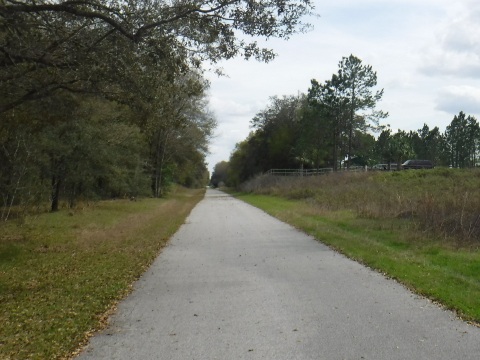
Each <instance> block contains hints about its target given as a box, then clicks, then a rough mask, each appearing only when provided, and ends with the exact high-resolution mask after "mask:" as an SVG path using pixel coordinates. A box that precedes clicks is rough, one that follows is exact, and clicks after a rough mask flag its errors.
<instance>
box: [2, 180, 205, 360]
mask: <svg viewBox="0 0 480 360" xmlns="http://www.w3.org/2000/svg"><path fill="white" fill-rule="evenodd" d="M203 194H204V190H192V189H184V188H175V189H174V190H173V191H172V192H171V193H170V195H169V196H168V197H167V198H165V199H153V198H147V199H141V200H138V201H130V200H109V201H101V202H98V203H95V204H94V205H90V206H86V207H84V208H82V207H81V206H78V207H77V209H76V210H75V211H72V210H70V211H68V210H62V211H58V212H55V213H43V214H41V215H38V216H36V217H26V218H22V221H21V223H19V222H18V221H13V220H12V221H8V222H5V223H2V224H1V225H0V324H1V326H0V358H1V359H56V358H68V357H69V356H70V355H71V354H72V353H73V352H74V351H75V349H77V348H78V346H79V344H82V343H84V342H85V341H86V340H87V339H88V337H89V336H90V335H91V334H92V332H94V331H95V330H96V329H99V328H101V327H102V326H103V325H104V324H105V322H106V319H107V316H108V314H109V313H110V312H111V311H113V310H114V309H115V304H116V303H117V301H118V300H120V299H121V298H123V297H124V296H125V295H126V294H127V293H128V292H129V291H130V288H131V284H132V283H133V282H134V281H135V280H136V279H137V278H138V277H139V276H140V275H141V274H142V273H143V272H144V271H145V270H146V269H147V267H148V266H149V265H150V264H151V262H152V261H153V260H154V259H155V257H156V256H157V255H158V253H159V251H160V250H161V248H162V247H163V246H165V244H166V242H167V241H168V239H169V237H170V236H171V235H172V234H173V233H174V232H175V231H176V230H177V229H178V228H179V226H180V225H181V224H182V223H183V222H184V220H185V218H186V216H187V215H188V214H189V213H190V211H191V209H192V208H193V207H194V206H195V204H196V203H197V202H198V201H199V200H201V199H202V197H203Z"/></svg>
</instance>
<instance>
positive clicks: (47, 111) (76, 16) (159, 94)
mask: <svg viewBox="0 0 480 360" xmlns="http://www.w3.org/2000/svg"><path fill="white" fill-rule="evenodd" d="M312 9H313V6H312V4H311V2H310V0H300V1H293V0H286V1H281V2H279V1H276V0H257V1H244V0H235V1H224V0H205V1H191V0H186V1H164V0H147V1H145V0H128V1H108V2H105V1H101V0H88V1H86V0H75V1H72V0H59V1H55V2H51V1H48V0H23V1H17V0H0V164H1V167H0V196H1V203H0V206H1V209H2V212H1V216H2V220H5V219H7V218H8V217H9V214H10V211H11V210H12V209H13V208H15V207H16V208H18V207H24V208H27V207H32V206H35V205H41V204H44V203H45V202H46V201H48V202H49V203H50V209H51V210H52V211H55V210H58V208H59V204H60V203H61V201H65V203H66V204H68V205H69V206H75V203H76V202H77V201H78V200H79V199H99V198H109V197H119V196H122V197H123V196H129V197H130V196H138V195H151V196H155V197H160V196H162V195H163V194H164V193H165V192H166V191H167V190H168V188H169V185H170V184H171V183H173V182H175V183H179V184H182V185H185V186H199V185H204V184H205V183H206V182H208V177H209V175H208V171H207V168H206V165H205V156H206V153H207V151H208V141H209V139H210V138H211V136H212V133H213V130H214V128H215V126H216V121H215V118H214V116H213V114H212V113H211V112H210V111H209V109H208V96H207V95H208V86H209V84H208V82H207V81H206V80H205V78H204V73H205V71H206V69H205V64H209V65H208V66H211V67H212V69H214V70H215V71H217V72H219V73H220V72H221V69H216V68H215V66H216V65H215V64H216V63H217V62H218V61H219V60H221V59H230V58H233V57H235V56H241V57H243V58H245V59H249V58H255V59H257V60H259V61H270V60H271V59H273V58H274V56H275V55H274V52H273V50H271V49H267V48H262V47H260V46H258V44H257V43H256V42H255V41H254V39H253V37H255V36H263V37H279V38H286V39H287V38H289V37H290V36H291V35H292V34H295V33H298V32H302V31H304V29H305V28H306V27H307V26H308V24H303V23H302V22H301V19H302V18H303V17H304V16H305V15H308V14H310V12H311V10H312ZM239 34H243V36H239ZM249 37H250V38H252V39H253V40H252V41H248V40H246V39H248V38H249Z"/></svg>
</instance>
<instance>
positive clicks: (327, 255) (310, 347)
mask: <svg viewBox="0 0 480 360" xmlns="http://www.w3.org/2000/svg"><path fill="white" fill-rule="evenodd" d="M79 359H82V360H86V359H109V360H113V359H125V360H133V359H152V360H153V359H156V360H158V359H165V360H166V359H168V360H173V359H179V360H180V359H181V360H185V359H209V360H210V359H223V360H229V359H232V360H236V359H271V360H274V359H281V360H283V359H284V360H292V359H328V360H330V359H379V360H380V359H381V360H384V359H435V360H437V359H446V360H452V359H462V360H466V359H475V360H478V359H480V329H479V328H475V327H473V326H469V325H467V324H465V323H463V322H462V321H459V320H457V319H455V317H454V316H453V315H452V314H451V313H450V312H447V311H443V310H441V309H439V308H438V307H437V306H435V305H434V304H432V303H430V302H429V301H427V300H425V299H423V298H419V297H418V296H415V295H413V294H412V293H410V292H409V291H407V290H406V289H405V288H403V287H402V286H401V285H399V284H397V283H396V282H394V281H391V280H387V279H385V278H384V277H382V276H381V275H379V274H377V273H375V272H373V271H371V270H369V269H366V268H365V267H363V266H361V265H359V264H358V263H355V262H353V261H350V260H348V259H346V258H345V257H343V256H341V255H339V254H337V253H335V252H333V251H331V250H329V249H328V248H327V247H325V246H323V245H322V244H320V243H319V242H317V241H315V240H314V239H312V238H310V237H308V236H306V235H304V234H302V233H300V232H298V231H296V230H295V229H293V228H292V227H290V226H288V225H286V224H284V223H282V222H280V221H278V220H276V219H273V218H272V217H270V216H268V215H266V214H265V213H263V212H262V211H260V210H258V209H256V208H254V207H251V206H249V205H247V204H245V203H243V202H241V201H238V200H235V199H233V198H232V197H230V196H228V195H226V194H224V193H221V192H219V191H215V190H208V191H207V195H206V197H205V199H204V200H203V201H202V202H200V203H199V204H198V205H197V207H196V208H195V209H194V210H193V211H192V213H191V214H190V217H189V218H188V220H187V223H186V224H185V225H183V226H182V228H181V229H180V230H179V231H178V233H177V234H176V235H175V236H174V237H173V239H172V240H171V243H170V245H169V246H168V247H167V248H166V249H165V250H164V251H163V253H162V254H161V255H160V257H159V258H158V259H157V261H156V262H155V263H154V264H153V266H152V267H151V268H150V270H149V271H148V272H147V273H146V274H145V276H143V277H142V278H141V279H140V280H139V281H138V283H137V284H136V285H135V291H134V292H133V293H132V294H131V296H129V297H128V298H127V299H126V300H125V301H124V302H122V303H121V304H120V306H119V309H118V312H117V314H116V315H115V316H113V319H112V322H111V325H110V327H109V328H108V329H107V330H106V331H104V332H103V333H101V334H99V335H97V336H96V337H94V338H93V339H92V341H91V342H90V344H89V346H88V347H87V349H86V350H85V351H84V352H83V354H82V355H81V356H80V357H79Z"/></svg>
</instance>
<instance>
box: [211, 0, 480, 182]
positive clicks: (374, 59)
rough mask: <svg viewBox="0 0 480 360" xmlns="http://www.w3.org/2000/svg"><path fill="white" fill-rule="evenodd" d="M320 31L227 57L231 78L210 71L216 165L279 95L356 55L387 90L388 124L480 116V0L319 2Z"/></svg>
mask: <svg viewBox="0 0 480 360" xmlns="http://www.w3.org/2000/svg"><path fill="white" fill-rule="evenodd" d="M314 1H315V12H316V13H317V14H318V15H319V16H317V17H310V18H307V19H305V21H306V22H309V23H311V24H312V25H313V29H312V30H311V31H309V32H308V33H305V34H296V35H294V36H292V37H291V38H290V39H289V40H288V41H285V40H279V39H273V40H269V41H267V42H265V45H266V46H267V47H269V48H272V49H274V51H275V52H276V54H277V57H276V58H275V60H273V61H272V62H269V63H267V64H265V63H261V62H257V61H255V60H249V61H245V60H242V59H233V60H229V61H224V62H222V63H221V64H220V66H221V67H222V69H223V72H224V73H225V74H226V75H227V76H223V77H218V76H216V75H214V74H213V73H208V74H207V78H208V79H209V80H210V82H211V87H210V90H209V102H210V110H211V111H212V112H213V113H214V115H215V117H216V119H217V122H218V127H217V129H216V132H215V136H214V137H213V139H212V140H211V143H210V154H209V155H208V156H207V163H208V169H209V170H210V173H212V172H213V168H214V166H215V164H217V163H218V162H220V161H228V159H229V157H230V154H231V153H232V151H233V150H234V148H235V144H236V143H238V142H240V141H243V140H245V139H246V137H247V136H248V134H249V133H250V131H251V130H252V129H251V128H250V120H251V119H252V118H253V117H254V116H255V114H257V113H258V112H260V111H262V110H264V109H266V108H267V106H268V105H269V99H270V98H271V97H272V96H279V97H281V96H283V95H298V94H300V93H307V91H308V88H309V87H310V81H311V79H316V80H318V81H319V82H320V83H323V82H324V81H325V80H328V79H330V78H331V76H332V74H334V73H336V72H337V70H338V63H339V62H340V60H341V59H342V57H347V56H349V55H350V54H353V55H355V56H356V57H358V58H360V59H361V60H362V63H363V64H365V65H371V66H372V68H373V70H374V71H375V72H376V73H377V88H376V89H382V88H383V89H384V95H383V99H382V101H381V102H379V103H378V105H377V109H381V110H383V111H386V112H388V113H389V117H388V118H387V119H384V120H383V121H382V122H381V124H383V125H387V124H388V125H390V127H391V128H392V130H394V131H396V130H397V129H400V130H405V131H409V130H418V129H420V128H422V127H423V124H427V125H428V126H429V127H430V128H434V127H435V126H438V127H439V128H440V130H441V131H442V132H443V131H444V130H445V128H446V126H447V125H448V124H450V122H451V121H452V119H453V117H454V116H455V115H458V113H459V112H460V111H463V112H464V113H466V114H467V115H472V116H475V117H476V118H477V120H479V121H480V1H478V0H314Z"/></svg>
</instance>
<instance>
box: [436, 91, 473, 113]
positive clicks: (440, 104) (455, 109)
mask: <svg viewBox="0 0 480 360" xmlns="http://www.w3.org/2000/svg"><path fill="white" fill-rule="evenodd" d="M436 109H437V110H440V111H444V112H447V113H449V114H452V115H456V114H458V113H459V112H460V111H463V112H464V113H466V114H467V115H476V116H478V115H479V114H480V89H479V88H475V87H472V86H448V87H445V88H443V89H441V90H440V92H439V94H438V96H437V99H436Z"/></svg>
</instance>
